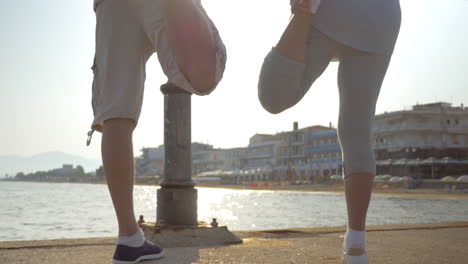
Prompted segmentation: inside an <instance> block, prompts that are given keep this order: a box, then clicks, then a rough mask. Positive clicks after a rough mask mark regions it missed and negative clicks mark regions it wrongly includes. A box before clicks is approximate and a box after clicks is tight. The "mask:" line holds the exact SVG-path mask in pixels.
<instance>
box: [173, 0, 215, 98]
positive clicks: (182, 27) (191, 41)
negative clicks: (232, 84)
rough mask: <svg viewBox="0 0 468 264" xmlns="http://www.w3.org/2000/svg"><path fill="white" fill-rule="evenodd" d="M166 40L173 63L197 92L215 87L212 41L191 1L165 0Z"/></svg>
mask: <svg viewBox="0 0 468 264" xmlns="http://www.w3.org/2000/svg"><path fill="white" fill-rule="evenodd" d="M166 3H167V26H168V37H169V42H170V44H171V47H172V51H173V53H174V56H175V58H176V61H177V64H178V66H179V68H180V70H181V71H182V73H183V74H184V75H185V77H186V78H187V80H188V81H189V82H190V84H191V85H192V87H193V88H194V89H195V90H197V91H198V92H201V93H203V92H206V91H209V90H211V89H212V88H213V86H214V85H215V76H216V51H217V50H216V42H215V38H214V36H213V33H212V30H211V26H210V24H209V22H208V20H207V18H206V17H205V16H204V14H203V13H202V11H201V10H200V9H199V8H198V7H197V6H196V4H195V3H194V2H193V0H167V1H166Z"/></svg>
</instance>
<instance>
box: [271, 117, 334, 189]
mask: <svg viewBox="0 0 468 264" xmlns="http://www.w3.org/2000/svg"><path fill="white" fill-rule="evenodd" d="M279 136H280V140H281V144H280V148H279V152H278V167H277V169H278V171H279V172H280V174H281V175H282V178H285V179H288V181H292V182H302V183H304V182H306V183H308V182H317V181H319V180H320V177H323V176H328V175H332V174H336V173H338V167H339V164H340V163H341V151H340V147H339V145H338V139H337V136H336V129H334V128H332V127H331V125H330V126H329V127H326V126H310V127H305V128H301V129H299V125H298V123H297V122H295V123H294V127H293V130H292V131H288V132H282V133H280V134H279Z"/></svg>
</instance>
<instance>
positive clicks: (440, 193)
mask: <svg viewBox="0 0 468 264" xmlns="http://www.w3.org/2000/svg"><path fill="white" fill-rule="evenodd" d="M1 181H5V182H32V183H52V184H54V183H55V184H64V183H66V184H102V185H105V184H106V182H104V181H102V182H44V181H16V180H1ZM135 186H151V187H156V188H157V189H158V188H159V187H160V186H159V185H154V184H145V183H135ZM197 187H198V188H214V189H228V190H248V191H286V192H310V193H334V194H343V195H344V186H343V184H339V185H333V186H332V185H326V184H308V185H282V186H272V185H270V186H256V187H253V186H248V185H225V184H206V183H205V184H203V183H200V184H197V185H195V188H197ZM372 195H375V196H387V197H388V196H391V197H403V198H422V199H431V198H432V199H468V192H466V191H465V192H461V191H447V190H443V189H406V188H392V189H374V190H373V191H372Z"/></svg>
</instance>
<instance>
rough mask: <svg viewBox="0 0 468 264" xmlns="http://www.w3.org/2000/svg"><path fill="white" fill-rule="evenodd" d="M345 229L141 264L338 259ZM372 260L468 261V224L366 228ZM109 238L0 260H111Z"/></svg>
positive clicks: (174, 254) (34, 244)
mask: <svg viewBox="0 0 468 264" xmlns="http://www.w3.org/2000/svg"><path fill="white" fill-rule="evenodd" d="M343 232H344V227H327V228H307V229H287V230H266V231H259V232H235V234H236V235H238V236H239V237H241V238H243V240H244V243H243V244H240V245H232V246H222V247H206V248H200V247H190V248H167V249H166V256H165V257H164V258H163V259H161V260H158V261H148V262H144V263H145V264H169V263H170V264H192V263H197V264H205V263H217V264H221V263H222V264H228V263H233V264H234V263H236V264H237V263H238V264H244V263H245V264H247V263H249V264H261V263H265V264H266V263H268V264H276V263H281V264H286V263H287V264H293V263H298V264H308V263H325V264H327V263H341V262H340V261H341V251H340V249H341V243H342V238H341V237H340V236H342V235H343ZM367 242H368V249H369V257H370V263H375V264H377V263H379V264H380V263H392V264H394V263H424V264H441V263H447V264H466V263H468V222H459V223H440V224H419V225H392V226H373V227H369V228H368V233H367ZM114 247H115V246H114V239H113V238H91V239H66V240H50V241H21V242H1V243H0V263H2V264H4V263H5V264H6V263H14V264H16V263H18V264H20V263H21V264H23V263H28V264H29V263H34V264H35V263H48V264H56V263H57V264H58V263H60V264H75V263H76V264H77V263H80V264H82V263H86V264H87V263H93V264H94V263H99V264H100V263H105V264H107V263H111V261H110V259H111V257H112V253H113V250H114Z"/></svg>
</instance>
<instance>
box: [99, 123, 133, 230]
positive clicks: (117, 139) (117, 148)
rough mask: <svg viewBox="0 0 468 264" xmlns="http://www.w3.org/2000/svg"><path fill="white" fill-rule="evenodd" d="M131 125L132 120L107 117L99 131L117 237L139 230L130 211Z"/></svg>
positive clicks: (131, 198) (131, 187) (131, 207)
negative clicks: (108, 118)
mask: <svg viewBox="0 0 468 264" xmlns="http://www.w3.org/2000/svg"><path fill="white" fill-rule="evenodd" d="M134 128H135V122H134V121H133V120H131V119H110V120H106V121H105V122H104V127H103V131H102V145H101V151H102V162H103V166H104V173H105V175H106V179H107V186H108V187H109V191H110V194H111V197H112V202H113V204H114V209H115V212H116V214H117V220H118V223H119V236H131V235H133V234H135V233H136V232H137V231H138V225H137V223H136V219H135V213H134V211H133V183H134V174H135V165H134V160H133V146H132V133H133V130H134Z"/></svg>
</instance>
